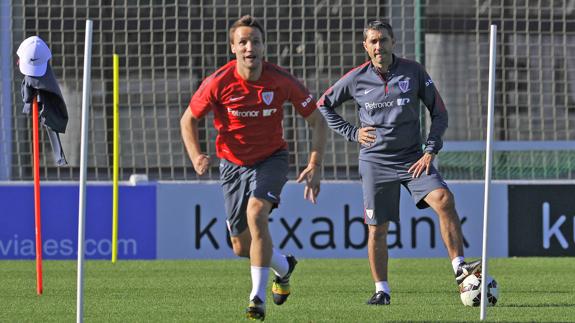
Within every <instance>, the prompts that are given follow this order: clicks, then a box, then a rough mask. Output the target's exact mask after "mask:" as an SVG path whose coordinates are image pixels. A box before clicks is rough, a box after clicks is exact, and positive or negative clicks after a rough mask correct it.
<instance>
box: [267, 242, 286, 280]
mask: <svg viewBox="0 0 575 323" xmlns="http://www.w3.org/2000/svg"><path fill="white" fill-rule="evenodd" d="M270 267H271V269H272V270H273V271H274V273H275V274H276V276H278V277H283V276H285V275H286V274H287V272H288V270H289V263H288V261H287V258H286V256H284V255H282V254H281V253H280V252H279V251H278V250H277V249H276V248H273V249H272V258H271V261H270Z"/></svg>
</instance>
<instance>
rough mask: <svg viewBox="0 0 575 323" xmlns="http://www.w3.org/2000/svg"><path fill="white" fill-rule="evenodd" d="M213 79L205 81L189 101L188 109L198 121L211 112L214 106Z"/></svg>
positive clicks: (209, 78)
mask: <svg viewBox="0 0 575 323" xmlns="http://www.w3.org/2000/svg"><path fill="white" fill-rule="evenodd" d="M213 79H214V78H213V77H212V76H210V77H208V78H207V79H205V80H204V81H203V82H202V84H201V85H200V87H199V88H198V90H197V91H196V93H194V95H193V96H192V99H191V100H190V104H189V108H190V109H191V110H192V114H193V115H194V117H196V118H198V119H200V118H202V117H204V116H205V115H206V114H207V113H208V112H210V111H211V110H212V108H213V107H214V105H215V102H216V100H215V95H214V92H215V87H214V84H213V83H214V82H212V81H213Z"/></svg>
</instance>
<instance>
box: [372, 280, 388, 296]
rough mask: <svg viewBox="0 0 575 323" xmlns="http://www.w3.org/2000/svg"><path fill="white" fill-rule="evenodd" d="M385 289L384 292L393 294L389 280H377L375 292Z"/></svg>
mask: <svg viewBox="0 0 575 323" xmlns="http://www.w3.org/2000/svg"><path fill="white" fill-rule="evenodd" d="M380 291H383V292H384V293H386V294H387V295H389V294H391V290H390V289H389V285H388V284H387V281H383V280H382V281H378V282H375V292H376V293H377V292H380Z"/></svg>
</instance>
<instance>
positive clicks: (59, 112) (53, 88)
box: [21, 64, 68, 166]
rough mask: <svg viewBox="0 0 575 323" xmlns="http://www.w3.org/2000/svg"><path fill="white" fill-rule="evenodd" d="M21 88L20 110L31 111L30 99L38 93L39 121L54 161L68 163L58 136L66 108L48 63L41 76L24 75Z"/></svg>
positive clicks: (62, 163)
mask: <svg viewBox="0 0 575 323" xmlns="http://www.w3.org/2000/svg"><path fill="white" fill-rule="evenodd" d="M21 90H22V100H23V101H24V109H23V110H22V112H23V113H25V114H28V115H29V114H30V111H31V107H32V100H33V98H34V96H35V95H38V107H39V109H40V111H39V115H40V122H41V124H42V125H43V126H44V127H45V129H46V132H47V133H48V137H49V138H50V144H51V145H52V153H53V156H54V161H55V162H56V164H57V165H58V166H65V165H68V162H67V161H66V157H65V155H64V150H63V149H62V145H61V142H60V136H59V133H65V132H66V126H67V125H68V110H67V109H66V102H64V97H63V96H62V92H61V91H60V87H59V86H58V82H57V81H56V78H55V77H54V74H53V73H52V69H51V67H50V64H48V67H47V69H46V73H45V74H44V75H43V76H40V77H35V76H28V75H25V76H24V80H23V81H22V89H21Z"/></svg>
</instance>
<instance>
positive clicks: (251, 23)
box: [230, 15, 266, 43]
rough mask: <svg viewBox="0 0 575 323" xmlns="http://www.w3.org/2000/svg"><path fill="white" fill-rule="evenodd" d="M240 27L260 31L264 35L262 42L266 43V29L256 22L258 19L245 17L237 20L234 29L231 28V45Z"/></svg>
mask: <svg viewBox="0 0 575 323" xmlns="http://www.w3.org/2000/svg"><path fill="white" fill-rule="evenodd" d="M239 27H253V28H257V29H259V31H260V32H261V33H262V42H263V43H265V42H266V34H265V32H264V27H262V25H261V24H260V23H259V22H258V21H257V20H256V18H254V17H252V16H250V15H245V16H243V17H241V18H240V19H238V20H236V21H235V22H234V24H233V25H232V27H231V28H230V43H233V42H234V32H235V31H236V29H238V28H239Z"/></svg>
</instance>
